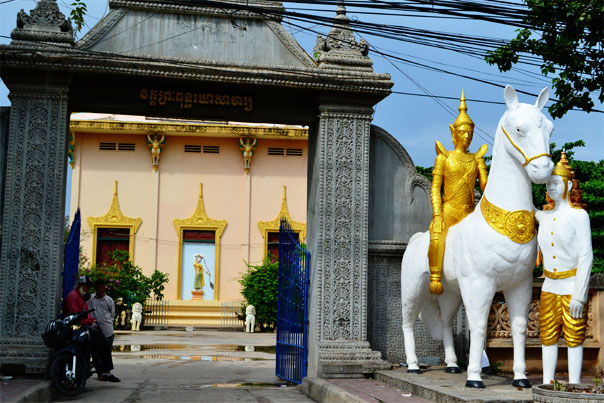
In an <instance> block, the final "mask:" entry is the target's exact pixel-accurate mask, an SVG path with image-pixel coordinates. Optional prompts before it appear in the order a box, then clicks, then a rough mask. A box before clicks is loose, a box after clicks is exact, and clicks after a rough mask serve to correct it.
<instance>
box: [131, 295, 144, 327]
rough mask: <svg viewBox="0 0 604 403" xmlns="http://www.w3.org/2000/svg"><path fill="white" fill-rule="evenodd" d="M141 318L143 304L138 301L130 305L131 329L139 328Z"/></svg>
mask: <svg viewBox="0 0 604 403" xmlns="http://www.w3.org/2000/svg"><path fill="white" fill-rule="evenodd" d="M142 320H143V305H142V304H141V303H140V302H136V303H134V305H132V319H130V322H131V323H132V330H137V331H138V330H141V321H142Z"/></svg>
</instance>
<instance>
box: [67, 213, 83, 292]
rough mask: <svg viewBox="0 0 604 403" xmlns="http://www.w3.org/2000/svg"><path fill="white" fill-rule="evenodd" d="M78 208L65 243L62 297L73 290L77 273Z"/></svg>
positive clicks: (79, 221) (78, 252) (78, 241)
mask: <svg viewBox="0 0 604 403" xmlns="http://www.w3.org/2000/svg"><path fill="white" fill-rule="evenodd" d="M80 227H81V219H80V209H78V211H76V213H75V217H74V218H73V223H72V224H71V229H70V230H69V237H68V238H67V243H66V244H65V264H64V270H63V299H65V297H66V296H67V294H69V293H70V292H71V290H73V287H74V285H75V284H74V281H75V280H74V278H75V276H76V275H77V273H78V264H79V261H80Z"/></svg>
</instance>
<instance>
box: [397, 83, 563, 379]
mask: <svg viewBox="0 0 604 403" xmlns="http://www.w3.org/2000/svg"><path fill="white" fill-rule="evenodd" d="M548 97H549V91H548V89H547V88H545V89H543V90H542V91H541V93H540V94H539V97H538V99H537V102H536V103H535V105H529V104H522V103H519V102H518V95H517V94H516V91H515V90H514V88H512V87H511V86H509V85H508V86H506V88H505V91H504V98H505V102H506V105H507V110H506V111H505V113H504V114H503V116H502V117H501V119H500V121H499V124H498V125H497V133H496V135H495V142H494V147H493V160H492V165H491V169H490V172H489V177H488V182H487V185H486V188H485V190H484V194H483V197H482V199H481V200H480V203H479V205H478V206H477V207H476V209H475V210H474V211H473V212H472V213H470V214H468V215H467V216H466V217H465V218H464V219H463V220H461V221H460V222H459V223H458V224H456V225H453V226H451V227H450V228H449V229H448V233H447V235H446V241H445V243H446V246H445V252H444V258H443V273H442V274H443V276H442V287H443V290H444V292H443V293H442V294H441V295H437V294H431V293H430V289H429V283H430V271H429V267H428V266H429V265H428V246H429V243H430V234H429V232H428V231H426V232H424V233H417V234H415V235H413V236H412V237H411V239H410V240H409V244H408V246H407V250H406V252H405V255H404V257H403V262H402V267H401V294H402V295H401V297H402V311H403V335H404V340H405V354H406V356H407V364H408V368H409V369H408V370H409V372H419V366H418V363H417V356H416V354H415V340H414V330H415V322H416V320H417V317H418V315H419V314H420V311H421V318H422V320H423V322H424V324H425V325H426V326H427V327H428V329H429V330H430V333H431V335H432V337H433V338H434V339H436V340H443V343H444V347H445V362H446V365H447V372H459V368H457V357H456V356H455V351H454V346H453V332H452V325H453V318H454V316H455V313H456V312H457V310H458V309H459V306H460V303H461V301H462V299H463V302H464V306H465V309H466V313H467V317H468V324H469V328H470V357H469V365H468V375H467V381H466V386H468V387H474V388H484V383H483V382H482V378H481V376H480V371H481V358H482V352H483V348H484V343H485V336H486V329H487V320H488V316H489V309H490V307H491V303H492V301H493V296H494V294H495V293H496V292H497V291H503V293H504V295H505V300H506V302H507V307H508V312H509V316H510V323H511V327H512V336H513V342H514V382H513V385H514V386H515V387H523V388H526V387H530V383H529V381H528V380H527V378H526V374H525V369H526V364H525V356H524V347H525V341H526V329H527V312H528V307H529V303H530V300H531V292H532V272H533V267H534V265H535V258H536V256H537V239H536V237H535V236H534V233H535V224H534V213H533V210H534V207H533V202H532V194H531V182H533V183H545V182H546V181H547V180H548V179H549V176H550V174H551V172H552V168H553V163H552V161H551V156H550V155H549V154H548V153H549V137H550V134H551V132H552V130H553V127H554V126H553V124H552V122H551V121H549V120H548V119H547V118H546V117H545V115H544V114H543V113H541V109H542V108H543V106H544V105H545V103H546V102H547V100H548Z"/></svg>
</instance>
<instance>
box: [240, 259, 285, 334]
mask: <svg viewBox="0 0 604 403" xmlns="http://www.w3.org/2000/svg"><path fill="white" fill-rule="evenodd" d="M246 265H247V267H248V269H247V271H246V272H245V273H244V274H243V275H242V276H241V278H240V279H239V283H240V284H241V294H242V295H243V298H244V301H243V302H242V304H241V314H240V315H239V317H240V318H245V308H246V307H247V306H248V305H250V304H251V305H254V307H256V326H257V327H258V328H260V331H273V330H274V329H275V326H276V323H277V294H278V284H279V262H277V261H275V258H274V257H273V256H271V255H269V256H267V257H266V258H264V261H263V262H262V264H261V265H260V266H254V265H251V264H248V263H247V262H246Z"/></svg>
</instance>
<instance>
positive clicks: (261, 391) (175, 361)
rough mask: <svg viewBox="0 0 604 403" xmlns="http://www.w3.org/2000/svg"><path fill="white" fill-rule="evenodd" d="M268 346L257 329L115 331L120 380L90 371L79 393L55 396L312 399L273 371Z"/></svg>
mask: <svg viewBox="0 0 604 403" xmlns="http://www.w3.org/2000/svg"><path fill="white" fill-rule="evenodd" d="M246 346H247V347H246ZM274 346H275V335H274V334H263V333H254V334H249V333H244V332H226V331H217V330H201V331H193V332H186V331H142V332H119V333H117V334H116V338H115V342H114V353H113V362H114V366H115V370H114V371H113V373H114V374H115V375H116V376H117V377H119V378H121V380H122V382H120V383H110V382H100V381H98V380H97V379H96V376H93V377H92V378H90V379H89V380H88V383H87V385H86V391H85V392H84V393H82V394H81V395H80V396H78V397H77V398H74V399H70V398H67V397H63V396H59V398H58V399H57V401H75V402H99V401H102V402H138V401H144V402H312V400H310V399H308V398H307V397H306V396H304V395H303V394H301V393H300V392H299V391H298V389H296V388H295V387H294V386H293V385H291V384H287V385H286V383H285V382H284V381H283V380H281V379H279V378H277V377H276V376H275V353H274ZM246 350H247V351H246ZM252 350H253V351H252Z"/></svg>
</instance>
